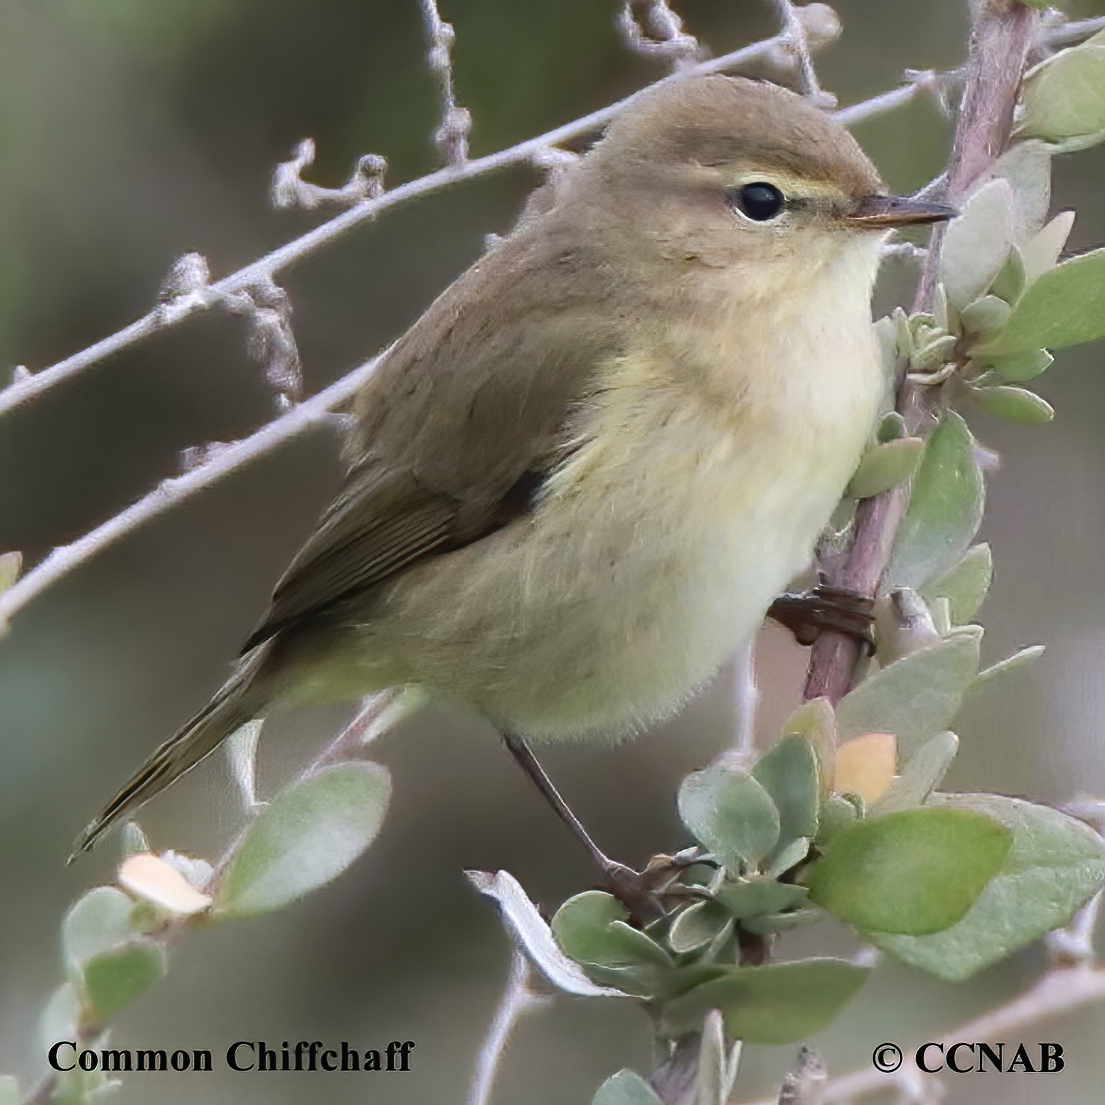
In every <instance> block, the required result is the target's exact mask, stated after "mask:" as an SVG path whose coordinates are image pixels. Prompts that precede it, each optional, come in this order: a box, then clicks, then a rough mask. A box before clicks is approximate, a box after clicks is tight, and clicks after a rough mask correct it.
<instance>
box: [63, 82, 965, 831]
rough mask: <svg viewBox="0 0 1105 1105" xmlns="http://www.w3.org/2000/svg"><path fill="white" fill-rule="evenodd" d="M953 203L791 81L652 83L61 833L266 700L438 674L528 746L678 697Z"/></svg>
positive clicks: (751, 574)
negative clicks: (185, 687) (186, 689)
mask: <svg viewBox="0 0 1105 1105" xmlns="http://www.w3.org/2000/svg"><path fill="white" fill-rule="evenodd" d="M952 213H953V212H951V211H950V210H949V209H948V208H944V207H939V206H935V205H932V204H924V203H918V202H914V201H911V200H905V199H899V198H894V197H889V196H887V195H885V192H884V188H883V186H882V183H881V182H880V180H879V177H878V174H877V173H876V171H875V168H874V166H872V164H871V162H870V161H869V160H868V159H867V157H866V156H864V154H863V152H862V151H861V150H860V148H859V146H858V145H857V144H856V143H855V141H854V140H853V139H852V137H851V136H850V135H849V134H848V133H847V132H846V131H845V130H844V129H843V128H842V127H840V126H839V125H838V124H837V123H835V122H833V121H832V119H830V118H829V117H827V116H826V115H825V114H823V113H822V112H821V111H819V110H818V109H816V108H815V107H813V106H812V105H810V104H809V103H807V102H805V101H804V100H802V99H801V98H800V97H799V96H796V95H794V94H793V93H791V92H787V91H785V90H783V89H781V88H778V87H775V86H773V85H770V84H764V83H758V82H754V81H750V80H743V79H732V78H728V77H723V76H708V77H690V78H684V79H682V80H676V79H672V80H669V81H667V82H665V83H663V84H660V85H658V86H654V87H652V88H650V89H648V90H647V91H645V92H643V93H641V94H640V95H638V96H637V97H636V98H635V99H634V101H633V102H632V103H631V105H630V106H629V107H628V108H626V109H625V110H624V111H623V112H622V113H621V114H620V115H619V116H618V117H617V118H616V119H615V120H614V122H612V123H611V124H610V127H609V129H608V131H607V133H606V135H605V137H604V138H603V139H602V140H601V141H600V142H598V143H597V144H596V145H595V146H594V147H593V148H592V149H591V150H590V152H589V153H587V154H586V155H585V156H584V157H583V158H581V159H580V160H579V161H578V163H576V164H575V165H573V166H572V167H571V168H570V169H568V170H567V171H565V172H564V173H563V174H562V175H560V176H558V177H557V178H556V179H554V180H553V181H551V182H550V183H549V184H547V185H546V186H545V187H543V188H541V189H539V190H538V191H537V192H536V193H534V195H533V196H532V197H531V199H530V201H529V203H528V204H527V206H526V208H525V210H524V212H523V214H522V216H521V218H520V219H519V222H518V224H517V226H516V227H515V228H514V229H513V231H512V232H511V233H510V234H509V235H508V236H507V237H505V238H503V239H502V240H500V241H498V242H496V243H495V244H494V245H493V246H492V247H491V248H490V249H489V250H488V252H487V253H486V254H485V255H484V256H483V257H481V258H480V259H479V260H478V261H477V262H476V263H475V264H474V265H473V266H472V267H471V268H470V269H469V270H468V271H467V272H466V273H464V275H463V276H461V277H460V278H459V279H458V280H457V281H456V282H455V283H454V284H453V285H452V286H451V287H450V288H449V289H448V290H446V291H445V292H444V293H443V294H442V295H441V296H440V297H439V298H438V299H437V300H436V301H435V302H434V303H433V305H432V306H431V307H430V308H429V310H428V311H427V312H426V313H425V314H424V315H423V316H422V317H421V318H420V319H419V320H418V321H417V322H416V323H415V324H414V325H413V326H412V327H411V328H410V330H408V331H407V333H406V334H404V335H403V337H402V338H400V340H399V341H398V342H397V343H396V344H395V346H394V347H393V348H392V349H391V350H390V351H389V352H388V353H387V355H386V357H385V359H384V361H383V363H382V364H381V366H380V368H379V371H378V372H377V373H376V374H375V376H373V378H372V379H371V380H370V381H369V382H368V383H367V384H366V385H365V386H364V388H363V389H362V390H361V392H360V394H359V395H358V397H357V400H356V406H355V413H356V428H355V429H354V430H353V432H352V434H351V437H350V440H349V443H348V447H347V457H348V460H349V471H348V474H347V475H346V478H345V483H344V486H343V487H342V490H341V492H340V494H339V495H338V497H337V499H336V500H335V501H334V503H333V504H332V505H331V506H330V508H329V509H328V510H327V511H326V512H325V514H324V515H323V516H322V518H321V520H320V521H319V523H318V527H317V529H316V530H315V532H314V533H313V534H312V536H311V537H310V539H309V540H308V541H307V543H306V545H304V547H303V548H302V550H301V551H300V552H299V554H298V555H297V556H296V557H295V559H294V560H293V561H292V563H291V566H290V567H289V568H288V570H287V571H286V572H285V573H284V576H283V578H282V579H281V580H280V582H279V583H278V584H277V587H276V590H275V592H274V594H273V597H272V603H271V605H270V607H269V610H268V613H267V614H266V615H265V617H264V619H263V620H262V622H261V623H260V625H259V626H258V628H257V629H256V630H254V632H253V634H252V635H251V636H250V638H249V640H248V641H247V642H246V646H245V649H244V651H243V655H242V658H241V660H240V662H239V664H238V667H237V669H236V670H235V672H234V674H233V675H232V676H231V677H230V679H229V680H228V682H227V683H226V684H225V686H223V687H222V689H221V690H219V691H218V692H217V693H216V695H215V696H214V698H212V699H211V701H210V702H209V703H208V704H207V705H206V706H205V707H204V708H203V709H202V710H201V711H200V712H199V713H198V714H197V715H196V716H195V717H194V718H193V719H192V720H191V721H189V722H188V723H187V724H186V725H185V726H184V727H183V728H182V729H181V730H180V731H179V732H178V733H177V734H176V735H175V736H174V737H172V738H171V739H170V740H169V741H167V742H166V743H165V744H163V745H162V746H161V747H160V748H158V749H157V751H156V752H154V753H153V755H152V756H151V757H150V758H149V759H148V760H147V761H146V763H145V764H143V765H142V767H141V768H139V770H138V771H137V772H136V773H135V775H134V776H133V778H132V779H131V780H130V781H129V782H128V783H127V784H126V785H125V786H124V787H123V789H122V790H121V791H120V792H119V794H118V795H117V796H116V797H115V798H114V799H113V800H112V802H111V803H110V805H108V806H107V808H106V809H105V810H104V812H103V813H101V814H100V815H99V816H98V817H97V818H96V819H95V820H94V821H92V823H91V824H90V825H89V826H88V827H87V828H86V829H85V831H84V833H83V834H82V835H81V837H80V839H79V840H78V842H77V847H78V848H84V847H87V846H89V845H90V844H91V843H92V842H93V841H94V840H95V839H96V838H97V837H98V836H99V835H100V834H101V833H102V832H103V831H104V829H105V828H106V827H107V826H108V825H110V824H111V823H112V822H114V821H115V820H116V819H118V818H119V817H121V816H123V815H124V814H126V813H128V812H129V811H131V810H133V809H134V808H135V807H137V806H139V805H140V804H141V803H143V802H145V801H146V800H147V799H149V798H150V797H152V796H153V795H154V794H156V793H157V792H158V791H160V790H161V789H162V788H164V787H166V786H168V785H169V783H171V782H172V781H173V780H174V779H176V778H177V777H178V776H180V775H181V774H182V773H183V772H185V771H187V770H188V769H189V768H190V767H192V766H193V765H194V764H196V763H197V762H198V761H199V760H200V759H202V758H203V757H204V756H206V755H207V754H208V753H209V752H210V751H211V750H212V749H214V748H215V747H216V746H217V745H218V744H219V743H220V742H221V741H223V740H224V739H225V738H226V737H227V736H229V735H230V734H231V733H232V732H233V731H234V730H235V729H237V728H238V727H239V726H241V725H242V724H243V723H245V722H247V721H249V720H250V719H252V718H255V717H257V716H259V715H261V714H263V713H265V712H266V711H267V710H268V709H269V708H270V707H271V706H272V705H273V704H275V703H276V702H278V701H280V702H303V701H318V700H334V699H341V698H355V697H360V696H363V695H365V694H367V693H369V692H372V691H376V690H380V689H383V688H386V687H389V686H393V685H399V684H410V683H416V684H424V685H427V686H429V687H431V688H436V689H438V690H440V691H444V692H448V693H450V694H452V695H454V696H456V697H458V698H460V699H462V700H464V701H466V702H467V703H469V704H470V705H471V706H473V707H474V708H475V709H476V710H478V711H479V712H480V713H482V714H483V715H485V716H486V717H487V718H488V719H489V720H490V721H491V722H492V723H493V724H494V725H495V726H497V727H498V728H499V729H500V730H501V731H502V732H504V733H510V734H515V735H520V736H522V737H527V738H533V739H535V740H545V739H558V740H559V739H565V738H593V737H595V738H609V737H610V736H612V735H613V736H618V735H623V734H626V733H628V732H631V731H633V730H636V729H639V728H641V727H642V726H645V725H647V724H649V723H651V722H653V721H655V720H656V719H658V718H661V717H663V716H664V715H666V714H669V713H671V712H672V711H673V710H675V709H676V708H677V707H678V706H679V705H680V704H681V703H682V702H683V701H685V700H686V698H687V697H688V696H689V695H690V694H691V693H692V692H693V691H694V690H695V689H696V688H697V687H700V686H701V685H702V684H703V683H704V682H706V681H707V680H709V679H710V677H711V676H712V675H713V674H714V673H715V672H716V671H717V669H718V667H719V666H720V665H721V664H722V663H723V662H724V661H725V660H726V659H727V658H729V657H730V656H731V655H732V654H733V653H734V652H735V651H736V649H737V648H738V647H739V646H740V644H741V643H742V642H743V641H744V640H745V639H747V638H748V637H749V636H750V635H751V634H752V633H753V632H754V630H755V629H756V627H757V626H758V624H759V623H760V622H761V621H762V619H763V617H764V612H765V610H766V609H767V607H768V605H769V604H770V602H771V600H772V598H773V597H774V596H775V595H776V594H778V592H779V591H780V590H781V589H782V588H783V587H784V586H785V585H786V584H787V582H788V581H789V580H790V579H791V578H792V577H793V576H794V575H795V574H796V573H797V572H798V571H800V570H801V569H802V568H803V567H805V566H806V565H807V564H808V562H809V559H810V555H811V549H812V547H813V544H814V541H815V539H816V538H817V535H818V533H819V532H820V531H821V530H822V528H823V527H824V526H825V525H826V523H827V521H828V519H829V516H830V514H831V512H832V510H833V508H834V506H835V505H836V503H837V501H838V500H839V498H840V496H841V493H842V491H843V489H844V487H845V484H846V483H847V481H848V478H849V477H850V476H851V474H852V472H853V471H854V469H855V467H856V464H857V461H858V460H859V456H860V453H861V451H862V450H863V448H864V445H865V443H866V442H867V440H868V436H869V434H870V432H871V429H872V425H873V422H874V419H875V417H876V414H877V411H878V408H879V405H880V401H881V399H882V397H883V396H884V394H885V393H886V391H887V383H888V382H887V381H886V379H885V378H884V373H883V372H882V369H881V367H880V358H879V355H878V352H877V349H876V344H875V336H874V332H873V329H872V324H871V307H870V300H871V290H872V285H873V283H874V279H875V271H876V268H877V267H878V262H879V251H880V244H881V243H882V241H883V239H884V237H885V236H886V234H887V232H888V231H889V230H890V229H891V228H893V227H897V226H902V225H904V224H909V223H925V222H934V221H938V220H940V219H945V218H947V217H949V215H951V214H952Z"/></svg>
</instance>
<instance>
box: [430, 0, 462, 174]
mask: <svg viewBox="0 0 1105 1105" xmlns="http://www.w3.org/2000/svg"><path fill="white" fill-rule="evenodd" d="M422 18H423V19H424V20H425V23H426V37H427V38H428V39H429V40H430V53H429V55H428V60H429V64H430V72H432V73H433V75H434V76H435V77H436V78H437V84H438V89H439V91H440V94H441V125H440V126H439V127H438V128H437V130H435V131H434V145H436V146H437V148H438V149H439V150H440V151H441V154H442V156H443V157H444V158H445V160H446V162H447V163H448V164H449V165H450V166H452V167H453V168H454V169H459V168H460V167H461V166H463V165H464V163H465V162H466V161H467V160H468V134H469V132H470V131H471V129H472V115H471V112H469V110H468V108H466V107H459V106H458V105H457V101H456V96H455V95H454V93H453V42H454V40H455V39H456V32H455V31H454V30H453V25H452V24H451V23H445V22H443V21H442V19H441V16H440V15H438V11H437V0H422Z"/></svg>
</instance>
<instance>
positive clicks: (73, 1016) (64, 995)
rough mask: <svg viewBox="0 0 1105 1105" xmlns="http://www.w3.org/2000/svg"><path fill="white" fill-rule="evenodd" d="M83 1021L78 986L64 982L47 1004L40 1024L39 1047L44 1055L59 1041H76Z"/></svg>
mask: <svg viewBox="0 0 1105 1105" xmlns="http://www.w3.org/2000/svg"><path fill="white" fill-rule="evenodd" d="M80 1021H81V996H80V993H79V992H78V988H77V984H76V983H74V982H64V983H62V985H61V986H59V987H58V988H57V989H56V990H55V991H54V992H53V993H52V994H51V995H50V1000H49V1001H47V1002H46V1008H45V1009H43V1011H42V1016H41V1017H40V1018H39V1022H38V1039H39V1046H40V1047H41V1048H42V1051H43V1053H45V1052H47V1051H49V1050H50V1048H51V1047H52V1046H53V1045H54V1044H56V1043H57V1042H58V1040H75V1039H76V1038H77V1035H76V1034H77V1032H78V1030H79V1029H78V1026H79V1025H80Z"/></svg>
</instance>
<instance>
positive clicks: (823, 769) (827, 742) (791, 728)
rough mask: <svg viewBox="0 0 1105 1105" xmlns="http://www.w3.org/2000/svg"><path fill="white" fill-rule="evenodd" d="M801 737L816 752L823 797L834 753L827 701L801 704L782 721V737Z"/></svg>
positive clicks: (833, 721)
mask: <svg viewBox="0 0 1105 1105" xmlns="http://www.w3.org/2000/svg"><path fill="white" fill-rule="evenodd" d="M790 734H795V735H796V736H799V737H805V739H806V740H808V741H809V742H810V743H811V744H812V745H813V748H814V751H815V752H816V753H817V760H818V763H819V764H820V769H819V771H818V775H819V777H820V783H821V792H822V793H823V794H827V793H828V791H829V785H830V783H831V781H832V777H833V757H834V755H835V750H836V743H837V739H836V714H835V713H834V711H833V705H832V703H831V702H830V701H829V700H828V699H827V698H824V697H822V698H814V699H811V700H810V701H809V702H803V703H802V705H801V706H799V707H798V708H797V709H796V710H795V711H794V712H793V713H792V714H791V715H790V717H788V718H787V719H786V721H785V722H783V735H784V736H789V735H790Z"/></svg>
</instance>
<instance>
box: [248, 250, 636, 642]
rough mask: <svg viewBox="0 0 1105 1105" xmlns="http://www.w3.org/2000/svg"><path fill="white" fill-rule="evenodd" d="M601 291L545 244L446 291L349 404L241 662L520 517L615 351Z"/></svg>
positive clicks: (589, 264) (493, 260)
mask: <svg viewBox="0 0 1105 1105" xmlns="http://www.w3.org/2000/svg"><path fill="white" fill-rule="evenodd" d="M612 292H613V289H612V286H611V284H610V282H609V280H608V274H607V273H606V272H605V271H604V266H603V265H602V264H601V263H599V262H597V261H596V260H595V259H594V257H593V256H589V255H586V254H585V253H583V252H581V251H580V250H579V249H578V248H570V249H563V248H562V249H558V248H557V240H556V235H555V234H552V233H546V234H543V235H537V236H514V237H512V238H510V239H507V240H506V241H505V242H503V243H502V244H500V245H499V246H498V247H496V248H495V249H494V250H492V252H491V253H490V254H488V255H487V256H486V257H485V258H483V259H481V261H480V262H478V263H477V264H476V265H475V266H473V268H471V269H470V270H469V271H468V272H467V273H465V274H464V275H463V276H462V277H461V278H460V279H459V280H458V281H457V282H456V283H455V284H453V285H452V286H451V287H450V288H449V289H448V290H447V291H446V292H444V293H443V294H442V295H441V296H440V297H439V298H438V299H437V300H436V301H435V302H434V304H433V305H432V306H431V307H430V308H429V310H428V311H427V312H426V314H425V315H423V316H422V318H421V319H419V321H418V322H416V323H415V325H414V326H413V327H412V328H411V329H410V330H409V331H408V332H407V333H406V334H405V335H404V336H403V337H402V338H401V339H400V340H399V342H398V343H397V344H396V345H395V347H394V348H393V350H392V352H391V354H390V355H389V356H388V358H387V360H386V361H385V363H384V364H383V365H382V366H381V369H380V370H379V372H378V373H377V375H376V376H374V377H373V379H372V380H371V381H370V382H369V383H368V384H367V385H366V386H365V388H364V389H363V391H362V392H361V393H360V395H359V396H358V398H357V402H356V414H357V426H356V429H355V430H354V432H353V434H352V436H351V439H350V444H349V447H348V449H347V453H348V455H349V456H350V458H351V460H352V463H351V466H350V468H349V471H348V473H347V476H346V479H345V483H344V485H343V487H342V489H341V491H340V493H339V495H338V497H337V498H336V499H335V501H334V503H333V504H332V505H331V506H330V508H329V509H328V510H327V511H326V512H325V514H324V515H323V516H322V518H321V519H320V520H319V523H318V526H317V528H316V529H315V532H314V533H313V534H312V535H311V537H310V538H309V539H308V541H307V543H306V544H305V545H304V547H303V548H302V549H301V550H300V552H299V554H298V555H297V556H296V557H295V559H294V560H293V561H292V563H291V565H290V566H289V567H288V569H287V571H286V572H285V573H284V576H283V577H282V578H281V580H280V582H279V583H278V584H277V587H276V590H275V591H274V593H273V597H272V602H271V605H270V608H269V610H268V612H267V614H266V615H265V617H264V619H263V620H262V622H261V623H260V625H259V626H258V627H257V629H256V630H255V631H254V632H253V634H252V635H251V636H250V638H249V640H248V641H247V642H246V645H245V647H244V649H243V651H248V650H249V649H251V648H253V647H254V646H256V645H258V644H260V643H261V642H263V641H265V640H267V639H268V638H269V637H271V636H273V634H275V633H277V632H279V631H281V630H282V629H285V628H287V627H289V626H292V625H299V624H303V623H304V622H308V621H310V620H312V619H313V618H314V617H315V616H317V615H320V614H322V613H323V612H325V611H326V610H328V609H330V608H332V607H333V606H334V605H335V604H336V603H338V602H340V601H342V600H345V599H348V598H350V597H352V596H354V595H358V594H366V593H367V592H369V591H370V590H371V589H372V588H375V587H377V586H379V585H380V584H382V583H384V582H386V581H387V580H389V579H391V578H393V577H394V576H395V575H396V574H398V573H400V572H402V571H403V569H404V568H406V567H408V566H409V565H411V564H412V563H414V562H416V561H418V560H421V559H423V558H424V557H426V556H429V555H433V554H435V553H442V552H445V551H449V550H452V549H456V548H460V547H462V546H463V545H466V544H469V543H471V542H472V541H476V540H479V539H480V538H481V537H484V536H486V535H487V534H489V533H491V532H493V531H494V530H495V529H497V528H499V527H501V526H502V525H505V524H506V523H507V522H508V521H510V520H511V518H514V517H517V516H518V515H519V514H520V513H523V512H524V511H526V510H527V509H529V507H530V505H531V504H532V501H533V498H534V495H535V494H536V491H537V489H538V488H539V486H540V482H541V478H542V476H543V474H544V473H546V472H548V471H549V470H550V469H551V468H552V467H553V466H554V465H555V464H556V463H557V461H558V459H560V458H561V457H562V456H563V455H564V452H565V449H566V448H567V446H566V441H567V440H568V439H569V437H570V424H571V421H572V419H573V417H575V416H576V415H577V414H578V411H579V410H580V409H581V406H582V405H583V404H585V403H586V401H587V395H588V390H589V388H590V386H591V381H592V379H593V377H594V374H595V369H596V366H598V365H600V364H601V363H603V362H604V361H607V360H609V359H610V358H611V357H615V356H617V355H618V354H619V353H620V352H621V351H622V344H623V342H622V336H621V328H620V325H619V316H620V312H618V311H615V310H612V309H610V310H608V309H606V307H605V306H604V304H603V300H605V299H607V298H608V297H609V296H611V294H612Z"/></svg>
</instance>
